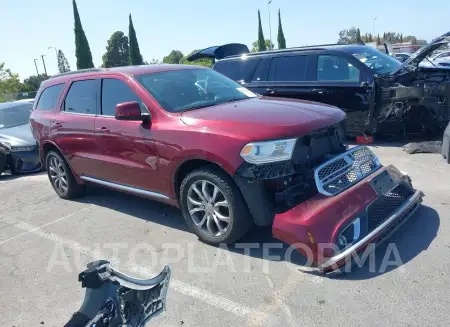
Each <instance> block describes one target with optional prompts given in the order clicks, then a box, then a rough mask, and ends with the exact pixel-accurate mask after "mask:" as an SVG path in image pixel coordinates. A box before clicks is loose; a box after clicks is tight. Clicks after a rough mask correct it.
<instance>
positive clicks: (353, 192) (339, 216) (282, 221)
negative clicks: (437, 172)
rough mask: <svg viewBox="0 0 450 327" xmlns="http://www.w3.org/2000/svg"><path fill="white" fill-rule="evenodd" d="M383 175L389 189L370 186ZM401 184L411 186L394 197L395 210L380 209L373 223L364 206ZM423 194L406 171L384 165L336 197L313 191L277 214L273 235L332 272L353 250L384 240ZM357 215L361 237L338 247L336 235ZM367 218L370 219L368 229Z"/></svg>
mask: <svg viewBox="0 0 450 327" xmlns="http://www.w3.org/2000/svg"><path fill="white" fill-rule="evenodd" d="M386 174H388V175H389V176H392V177H393V179H392V180H393V181H394V183H395V184H392V185H391V187H390V188H389V189H384V188H379V189H377V188H376V187H374V182H376V181H379V179H380V177H382V176H383V175H386ZM399 185H404V186H405V188H407V189H409V193H408V195H407V196H405V197H404V198H402V199H401V200H399V201H397V204H398V206H396V207H395V210H390V211H388V214H385V213H384V212H383V216H382V217H381V218H382V219H379V217H377V219H379V220H377V223H376V225H373V223H372V220H371V219H370V215H369V210H368V208H369V207H370V205H371V204H374V203H378V202H377V200H380V199H381V198H382V197H383V196H385V194H387V193H389V192H390V191H391V190H393V188H392V187H394V188H396V187H397V186H399ZM422 197H423V193H422V192H420V191H416V190H414V189H413V188H412V185H411V183H410V180H409V177H408V176H407V175H404V174H402V173H401V172H400V171H399V170H398V169H396V168H395V167H393V166H388V167H382V168H380V169H378V170H377V171H375V172H374V173H372V174H371V175H369V176H367V177H366V178H365V179H363V180H361V181H360V182H358V183H357V184H355V185H353V186H352V187H350V188H348V189H347V190H345V191H344V192H342V193H340V194H338V195H336V196H325V195H322V194H317V195H316V196H314V197H312V198H310V199H308V200H307V201H305V202H303V203H301V204H299V205H297V206H296V207H294V208H292V209H290V210H288V211H286V212H284V213H282V214H278V215H276V216H275V219H274V222H273V226H272V233H273V236H274V237H276V238H278V239H280V240H282V241H283V242H286V243H288V244H291V245H293V246H294V247H295V248H296V249H298V250H299V251H300V252H301V253H302V254H303V255H305V256H306V257H307V258H308V261H309V262H311V263H312V264H314V265H316V266H317V267H318V268H319V270H321V271H323V272H331V271H334V270H337V269H339V268H340V267H342V265H344V264H345V263H346V260H347V259H348V258H351V256H352V255H353V254H354V253H357V252H360V251H363V250H364V249H366V248H367V246H368V245H369V244H370V243H373V242H375V241H378V242H381V241H383V240H384V239H385V238H386V237H387V236H389V235H390V234H391V233H392V232H393V231H395V230H396V229H397V228H398V227H400V225H401V224H403V223H404V222H405V221H406V220H407V219H408V218H409V217H410V216H411V215H412V214H413V213H414V212H415V211H416V210H417V208H418V207H419V205H420V203H421V201H422ZM357 217H358V218H360V219H361V221H362V224H361V225H363V226H365V227H362V228H361V233H360V236H359V237H358V238H357V239H355V240H354V241H353V243H350V244H349V245H348V246H346V247H345V248H343V249H341V250H339V249H336V248H338V246H337V240H338V237H339V235H341V233H342V231H343V230H345V228H347V227H348V226H349V225H350V224H351V223H352V222H353V221H355V219H356V218H357ZM369 221H370V222H371V223H372V225H371V226H372V227H370V228H369V227H368V226H369ZM298 245H301V246H298ZM330 245H331V246H330ZM305 248H306V249H307V250H308V251H305Z"/></svg>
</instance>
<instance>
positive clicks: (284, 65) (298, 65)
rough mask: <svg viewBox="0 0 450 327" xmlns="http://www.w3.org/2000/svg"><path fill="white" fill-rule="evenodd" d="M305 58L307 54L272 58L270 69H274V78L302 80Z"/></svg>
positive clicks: (303, 78) (304, 70) (280, 80)
mask: <svg viewBox="0 0 450 327" xmlns="http://www.w3.org/2000/svg"><path fill="white" fill-rule="evenodd" d="M307 59H308V57H307V56H285V57H275V58H273V59H272V64H271V66H270V70H275V73H274V75H273V76H274V80H275V81H279V82H291V81H304V80H305V77H306V62H307Z"/></svg>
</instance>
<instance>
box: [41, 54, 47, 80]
mask: <svg viewBox="0 0 450 327" xmlns="http://www.w3.org/2000/svg"><path fill="white" fill-rule="evenodd" d="M44 56H45V55H41V58H42V64H43V65H44V72H45V76H48V75H47V68H46V67H45V61H44Z"/></svg>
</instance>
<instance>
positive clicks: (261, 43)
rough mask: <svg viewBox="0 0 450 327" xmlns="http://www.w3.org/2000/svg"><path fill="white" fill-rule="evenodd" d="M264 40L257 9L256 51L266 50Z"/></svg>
mask: <svg viewBox="0 0 450 327" xmlns="http://www.w3.org/2000/svg"><path fill="white" fill-rule="evenodd" d="M266 50H267V48H266V40H265V39H264V34H263V29H262V25H261V14H260V13H259V10H258V51H266Z"/></svg>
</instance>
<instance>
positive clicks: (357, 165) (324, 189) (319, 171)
mask: <svg viewBox="0 0 450 327" xmlns="http://www.w3.org/2000/svg"><path fill="white" fill-rule="evenodd" d="M380 167H381V164H380V162H379V161H378V158H377V157H376V156H375V154H373V152H372V151H370V150H369V149H368V148H367V147H364V146H361V147H355V148H353V149H351V150H349V151H347V152H345V153H343V154H341V155H339V156H337V157H335V158H333V159H331V160H329V161H327V162H325V163H324V164H322V165H320V166H319V167H317V168H316V169H315V171H314V178H315V181H316V186H317V189H318V191H319V192H320V193H322V194H324V195H327V196H333V195H337V194H339V193H341V192H342V191H344V190H346V189H347V188H349V187H350V186H352V185H354V184H356V183H358V182H359V181H360V180H362V179H363V178H365V177H367V176H369V175H370V174H371V173H372V172H374V171H375V170H377V169H378V168H380Z"/></svg>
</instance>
